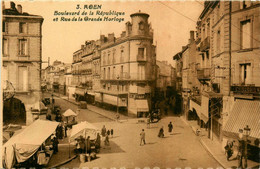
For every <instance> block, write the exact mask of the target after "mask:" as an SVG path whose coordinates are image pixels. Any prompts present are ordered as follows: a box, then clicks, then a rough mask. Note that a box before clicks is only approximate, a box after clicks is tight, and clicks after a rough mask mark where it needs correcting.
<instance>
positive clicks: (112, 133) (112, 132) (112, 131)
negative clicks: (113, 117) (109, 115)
mask: <svg viewBox="0 0 260 169" xmlns="http://www.w3.org/2000/svg"><path fill="white" fill-rule="evenodd" d="M113 135H114V130H113V129H111V137H112V138H113Z"/></svg>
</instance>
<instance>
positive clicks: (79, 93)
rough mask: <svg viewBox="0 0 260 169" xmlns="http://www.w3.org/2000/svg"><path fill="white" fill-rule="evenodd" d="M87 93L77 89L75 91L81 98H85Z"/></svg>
mask: <svg viewBox="0 0 260 169" xmlns="http://www.w3.org/2000/svg"><path fill="white" fill-rule="evenodd" d="M85 93H86V92H85V89H81V88H76V90H75V94H78V95H81V96H84V95H85Z"/></svg>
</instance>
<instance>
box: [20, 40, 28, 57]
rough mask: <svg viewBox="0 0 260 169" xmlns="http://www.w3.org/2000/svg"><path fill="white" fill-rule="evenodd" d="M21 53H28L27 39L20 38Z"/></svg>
mask: <svg viewBox="0 0 260 169" xmlns="http://www.w3.org/2000/svg"><path fill="white" fill-rule="evenodd" d="M19 55H28V43H27V39H19Z"/></svg>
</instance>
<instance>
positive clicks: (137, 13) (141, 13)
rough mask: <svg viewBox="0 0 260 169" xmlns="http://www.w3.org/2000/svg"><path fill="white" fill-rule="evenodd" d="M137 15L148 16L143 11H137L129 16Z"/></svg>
mask: <svg viewBox="0 0 260 169" xmlns="http://www.w3.org/2000/svg"><path fill="white" fill-rule="evenodd" d="M137 15H143V16H146V17H149V16H150V15H148V14H147V13H143V12H141V11H139V12H136V13H133V14H131V15H130V17H133V16H137Z"/></svg>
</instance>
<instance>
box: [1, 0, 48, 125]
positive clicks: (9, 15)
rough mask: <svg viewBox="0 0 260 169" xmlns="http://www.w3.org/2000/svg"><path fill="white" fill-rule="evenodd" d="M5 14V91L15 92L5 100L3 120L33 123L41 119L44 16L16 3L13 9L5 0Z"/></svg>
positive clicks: (12, 5)
mask: <svg viewBox="0 0 260 169" xmlns="http://www.w3.org/2000/svg"><path fill="white" fill-rule="evenodd" d="M2 14H3V19H2V62H3V65H2V72H3V76H1V77H2V84H3V86H4V90H3V93H4V95H8V93H10V92H12V93H13V95H12V97H8V98H6V99H4V106H3V107H4V108H3V119H4V123H15V124H16V123H19V124H25V123H26V124H27V125H29V124H30V123H32V122H33V120H35V118H38V117H37V112H39V111H40V110H39V109H40V105H41V103H40V102H41V84H40V81H41V79H40V76H41V62H42V23H43V18H42V16H38V15H31V14H28V13H26V12H23V11H22V6H21V5H17V7H16V5H15V3H14V2H10V8H5V3H4V2H2ZM10 86H12V87H10ZM10 90H11V91H10ZM34 114H36V116H34Z"/></svg>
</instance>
